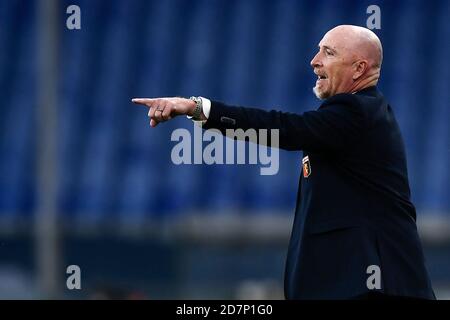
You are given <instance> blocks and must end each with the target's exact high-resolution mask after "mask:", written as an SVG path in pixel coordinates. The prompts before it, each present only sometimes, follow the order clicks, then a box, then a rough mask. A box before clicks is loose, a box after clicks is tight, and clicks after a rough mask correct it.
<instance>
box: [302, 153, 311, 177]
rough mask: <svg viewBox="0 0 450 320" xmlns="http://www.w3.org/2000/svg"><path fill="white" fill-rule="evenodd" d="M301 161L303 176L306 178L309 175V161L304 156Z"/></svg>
mask: <svg viewBox="0 0 450 320" xmlns="http://www.w3.org/2000/svg"><path fill="white" fill-rule="evenodd" d="M302 163H303V177H304V178H308V177H309V176H310V175H311V162H310V161H309V157H308V156H306V157H304V158H303V159H302Z"/></svg>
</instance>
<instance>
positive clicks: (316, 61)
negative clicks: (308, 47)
mask: <svg viewBox="0 0 450 320" xmlns="http://www.w3.org/2000/svg"><path fill="white" fill-rule="evenodd" d="M319 54H320V52H317V54H316V55H315V56H314V58H312V60H311V62H310V64H311V67H312V68H313V69H314V68H317V67H320V66H321V65H322V62H321V61H320V59H319Z"/></svg>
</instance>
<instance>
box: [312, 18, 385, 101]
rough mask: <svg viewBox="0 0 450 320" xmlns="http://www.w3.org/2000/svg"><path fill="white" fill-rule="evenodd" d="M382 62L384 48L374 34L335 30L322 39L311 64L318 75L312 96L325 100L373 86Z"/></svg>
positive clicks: (347, 27)
mask: <svg viewBox="0 0 450 320" xmlns="http://www.w3.org/2000/svg"><path fill="white" fill-rule="evenodd" d="M382 61H383V48H382V46H381V41H380V39H379V38H378V37H377V35H376V34H375V33H374V32H372V31H371V30H369V29H366V28H363V27H359V26H352V25H340V26H337V27H335V28H333V29H331V30H330V31H328V32H327V33H326V34H325V36H324V37H323V38H322V40H321V41H320V43H319V52H318V53H317V54H316V56H315V57H314V58H313V60H312V61H311V66H312V67H313V69H314V72H315V73H316V74H317V75H318V80H317V82H316V86H315V87H314V92H315V93H316V95H317V97H319V98H320V99H326V98H328V97H331V96H333V95H335V94H338V93H353V92H356V91H359V90H362V89H364V88H366V87H369V86H373V85H376V84H377V82H378V79H379V77H380V70H381V63H382Z"/></svg>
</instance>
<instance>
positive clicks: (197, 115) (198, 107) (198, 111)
mask: <svg viewBox="0 0 450 320" xmlns="http://www.w3.org/2000/svg"><path fill="white" fill-rule="evenodd" d="M189 99H190V100H191V101H192V103H193V104H194V108H193V109H191V110H190V111H191V113H190V114H189V115H190V116H191V117H192V119H193V120H202V118H204V116H203V100H202V98H200V97H194V96H192V97H190V98H189Z"/></svg>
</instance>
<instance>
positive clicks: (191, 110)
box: [186, 99, 197, 117]
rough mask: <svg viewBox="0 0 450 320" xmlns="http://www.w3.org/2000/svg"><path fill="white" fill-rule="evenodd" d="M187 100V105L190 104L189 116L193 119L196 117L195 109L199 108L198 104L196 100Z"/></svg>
mask: <svg viewBox="0 0 450 320" xmlns="http://www.w3.org/2000/svg"><path fill="white" fill-rule="evenodd" d="M186 100H187V103H188V112H187V115H188V116H190V117H192V116H193V115H194V111H195V108H196V107H197V104H196V103H195V101H194V100H191V99H186Z"/></svg>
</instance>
